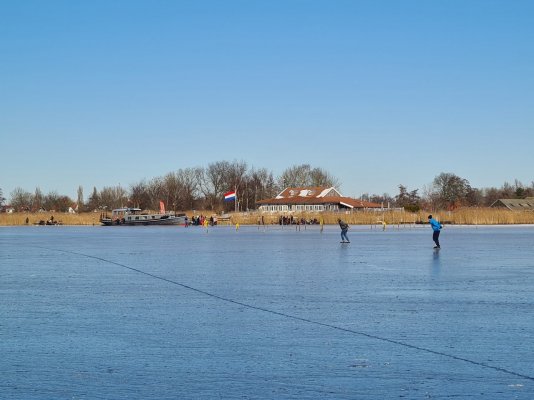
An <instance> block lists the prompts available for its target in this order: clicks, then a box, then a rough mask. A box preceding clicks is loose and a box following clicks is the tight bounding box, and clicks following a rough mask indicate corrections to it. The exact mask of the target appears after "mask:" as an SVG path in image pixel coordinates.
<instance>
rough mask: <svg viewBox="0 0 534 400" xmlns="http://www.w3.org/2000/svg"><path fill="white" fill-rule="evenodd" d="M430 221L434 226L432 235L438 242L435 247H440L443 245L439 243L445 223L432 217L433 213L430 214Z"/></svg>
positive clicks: (435, 241)
mask: <svg viewBox="0 0 534 400" xmlns="http://www.w3.org/2000/svg"><path fill="white" fill-rule="evenodd" d="M428 223H429V224H430V226H431V227H432V230H433V231H434V233H433V235H432V240H433V241H434V243H435V244H436V245H435V246H434V248H435V249H440V248H441V246H440V245H439V233H440V231H441V228H443V225H441V224H440V223H439V222H438V221H436V220H435V219H434V218H432V215H429V216H428Z"/></svg>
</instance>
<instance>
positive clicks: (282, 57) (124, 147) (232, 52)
mask: <svg viewBox="0 0 534 400" xmlns="http://www.w3.org/2000/svg"><path fill="white" fill-rule="evenodd" d="M533 43H534V2H533V1H491V0H484V1H453V0H450V1H426V0H425V1H423V0H420V1H408V0H407V1H356V0H355V1H334V0H328V1H312V0H306V1H297V0H294V1H292V0H285V1H273V0H269V1H255V0H247V1H233V0H227V1H132V0H128V1H91V2H76V1H75V2H73V1H55V0H52V1H23V2H16V1H5V0H4V1H0V136H1V143H2V144H1V145H0V146H1V147H0V148H1V151H0V188H2V190H3V192H4V196H5V197H9V193H10V192H11V191H12V190H13V189H14V188H15V187H22V188H24V189H26V190H28V191H30V192H33V191H34V190H35V188H36V187H37V186H39V187H40V188H41V190H42V191H43V192H45V193H47V192H49V191H57V192H59V193H60V194H66V195H69V196H71V197H73V198H76V190H77V188H78V186H80V185H81V186H83V187H84V191H85V195H86V196H87V195H88V194H89V193H90V192H91V191H92V188H93V186H96V187H97V189H101V188H102V187H104V186H113V185H118V184H120V185H122V186H124V187H128V186H129V185H130V184H131V183H134V182H138V181H140V180H141V179H151V178H153V177H156V176H162V175H164V174H166V173H168V172H171V171H174V170H177V169H179V168H188V167H196V166H207V165H208V164H209V163H211V162H214V161H220V160H228V161H232V160H239V161H245V162H247V163H248V164H249V166H253V167H256V168H263V167H265V168H268V169H269V170H272V171H273V172H274V174H275V175H277V174H280V173H281V172H282V171H283V170H284V169H285V168H287V167H290V166H292V165H296V164H302V163H308V164H311V165H312V166H313V167H321V168H324V169H326V170H327V171H329V172H330V173H332V174H333V175H334V176H336V177H337V178H338V179H339V180H340V181H341V183H342V186H341V191H342V193H343V194H345V195H349V196H355V197H357V196H360V195H361V194H362V193H378V194H381V193H384V192H387V193H389V194H391V195H394V194H396V193H397V192H398V190H397V186H398V184H401V183H402V184H403V185H406V186H408V189H409V190H412V189H416V188H419V189H422V188H423V186H424V185H428V184H429V183H431V182H432V180H433V179H434V177H435V176H436V175H438V174H439V173H441V172H452V173H455V174H457V175H459V176H461V177H462V178H466V179H468V180H469V181H470V183H471V184H472V186H475V187H487V186H500V185H501V184H502V183H504V182H505V181H510V182H512V181H513V180H514V179H519V180H520V181H522V182H523V183H525V184H530V183H531V182H532V181H533V180H534V174H533V171H534V45H533Z"/></svg>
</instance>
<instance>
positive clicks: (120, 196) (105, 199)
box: [99, 186, 128, 210]
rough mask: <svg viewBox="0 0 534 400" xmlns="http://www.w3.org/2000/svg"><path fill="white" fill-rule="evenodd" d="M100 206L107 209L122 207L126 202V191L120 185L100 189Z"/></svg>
mask: <svg viewBox="0 0 534 400" xmlns="http://www.w3.org/2000/svg"><path fill="white" fill-rule="evenodd" d="M99 197H100V203H101V206H102V207H105V208H107V209H108V210H109V209H113V208H119V207H124V206H126V205H127V204H128V193H127V192H126V190H125V189H124V188H122V187H121V186H107V187H104V188H103V189H102V190H101V191H100V196H99Z"/></svg>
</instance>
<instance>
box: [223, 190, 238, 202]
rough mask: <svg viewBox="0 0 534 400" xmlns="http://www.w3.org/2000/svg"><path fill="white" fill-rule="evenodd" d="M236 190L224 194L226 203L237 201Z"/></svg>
mask: <svg viewBox="0 0 534 400" xmlns="http://www.w3.org/2000/svg"><path fill="white" fill-rule="evenodd" d="M235 197H236V196H235V190H232V191H231V192H228V193H225V194H224V201H234V200H235Z"/></svg>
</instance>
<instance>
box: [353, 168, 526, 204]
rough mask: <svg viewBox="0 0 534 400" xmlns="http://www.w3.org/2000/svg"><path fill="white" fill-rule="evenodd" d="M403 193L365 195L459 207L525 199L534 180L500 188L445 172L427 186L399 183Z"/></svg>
mask: <svg viewBox="0 0 534 400" xmlns="http://www.w3.org/2000/svg"><path fill="white" fill-rule="evenodd" d="M398 188H399V193H398V194H397V195H396V196H394V197H391V196H390V195H389V194H387V193H385V194H383V195H369V194H365V195H363V196H362V199H363V200H368V201H373V202H376V203H382V204H384V205H385V206H386V205H387V204H390V206H394V207H404V209H406V210H408V211H418V210H421V209H425V210H454V209H456V208H459V207H489V206H491V205H492V204H493V203H494V202H495V201H496V200H498V199H524V198H526V197H534V181H532V182H531V184H530V186H527V185H524V184H523V183H521V182H520V181H518V180H517V179H516V180H515V181H514V183H513V184H510V183H508V182H505V183H504V184H503V185H502V186H501V187H500V188H495V187H491V188H481V189H477V188H474V187H472V186H471V184H470V183H469V181H468V180H467V179H464V178H461V177H459V176H457V175H455V174H453V173H446V172H442V173H441V174H439V175H438V176H436V177H435V178H434V180H433V181H432V183H431V184H430V185H428V186H425V187H424V188H423V193H422V194H420V193H419V189H414V190H411V191H410V190H408V188H407V187H406V186H405V185H402V184H401V185H399V186H398Z"/></svg>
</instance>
